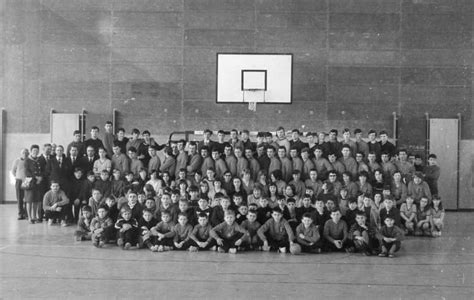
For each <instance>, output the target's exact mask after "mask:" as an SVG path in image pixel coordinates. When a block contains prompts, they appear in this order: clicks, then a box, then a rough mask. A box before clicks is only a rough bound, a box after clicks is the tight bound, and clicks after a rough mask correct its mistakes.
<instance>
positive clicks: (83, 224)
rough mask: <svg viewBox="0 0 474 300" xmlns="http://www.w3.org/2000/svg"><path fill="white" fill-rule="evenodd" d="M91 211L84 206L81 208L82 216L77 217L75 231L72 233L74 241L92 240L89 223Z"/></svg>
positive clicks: (88, 207)
mask: <svg viewBox="0 0 474 300" xmlns="http://www.w3.org/2000/svg"><path fill="white" fill-rule="evenodd" d="M92 218H93V216H92V209H91V207H90V206H88V205H86V206H83V207H82V216H81V217H79V222H77V230H76V232H75V233H74V237H75V238H76V241H78V242H80V241H90V240H91V239H92V232H91V222H92Z"/></svg>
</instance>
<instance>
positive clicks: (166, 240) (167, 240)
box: [150, 236, 174, 247]
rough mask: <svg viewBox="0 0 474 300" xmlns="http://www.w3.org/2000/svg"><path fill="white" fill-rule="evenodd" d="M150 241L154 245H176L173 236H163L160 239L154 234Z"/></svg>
mask: <svg viewBox="0 0 474 300" xmlns="http://www.w3.org/2000/svg"><path fill="white" fill-rule="evenodd" d="M150 242H151V244H152V245H158V246H168V247H173V246H174V244H173V238H163V239H161V240H160V241H159V240H158V237H157V236H152V237H150Z"/></svg>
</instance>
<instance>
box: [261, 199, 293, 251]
mask: <svg viewBox="0 0 474 300" xmlns="http://www.w3.org/2000/svg"><path fill="white" fill-rule="evenodd" d="M257 234H258V237H259V238H260V239H261V240H262V241H263V246H262V249H263V251H270V250H276V251H280V252H281V253H286V252H287V251H288V250H289V247H290V245H291V244H293V241H294V239H295V236H294V234H293V229H291V226H290V224H289V223H288V221H287V220H285V219H283V214H282V212H281V210H280V208H278V207H275V208H273V212H272V218H271V219H269V220H268V221H267V222H266V223H265V224H263V225H262V226H261V227H260V228H259V229H258V231H257Z"/></svg>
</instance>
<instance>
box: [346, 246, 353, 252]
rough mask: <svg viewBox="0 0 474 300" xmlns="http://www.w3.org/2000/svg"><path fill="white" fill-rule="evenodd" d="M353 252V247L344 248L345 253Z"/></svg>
mask: <svg viewBox="0 0 474 300" xmlns="http://www.w3.org/2000/svg"><path fill="white" fill-rule="evenodd" d="M353 252H354V248H353V247H348V248H346V253H353Z"/></svg>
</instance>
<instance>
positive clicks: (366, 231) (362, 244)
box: [349, 211, 375, 256]
mask: <svg viewBox="0 0 474 300" xmlns="http://www.w3.org/2000/svg"><path fill="white" fill-rule="evenodd" d="M355 221H356V222H355V223H354V224H352V225H351V227H350V230H349V238H350V239H351V240H352V242H353V243H354V246H355V249H356V250H357V251H360V252H363V253H364V254H365V255H366V256H369V255H372V249H373V248H372V247H373V239H374V238H375V229H374V228H372V227H370V225H369V224H368V223H367V217H366V216H365V213H364V212H362V211H357V214H356V219H355Z"/></svg>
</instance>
